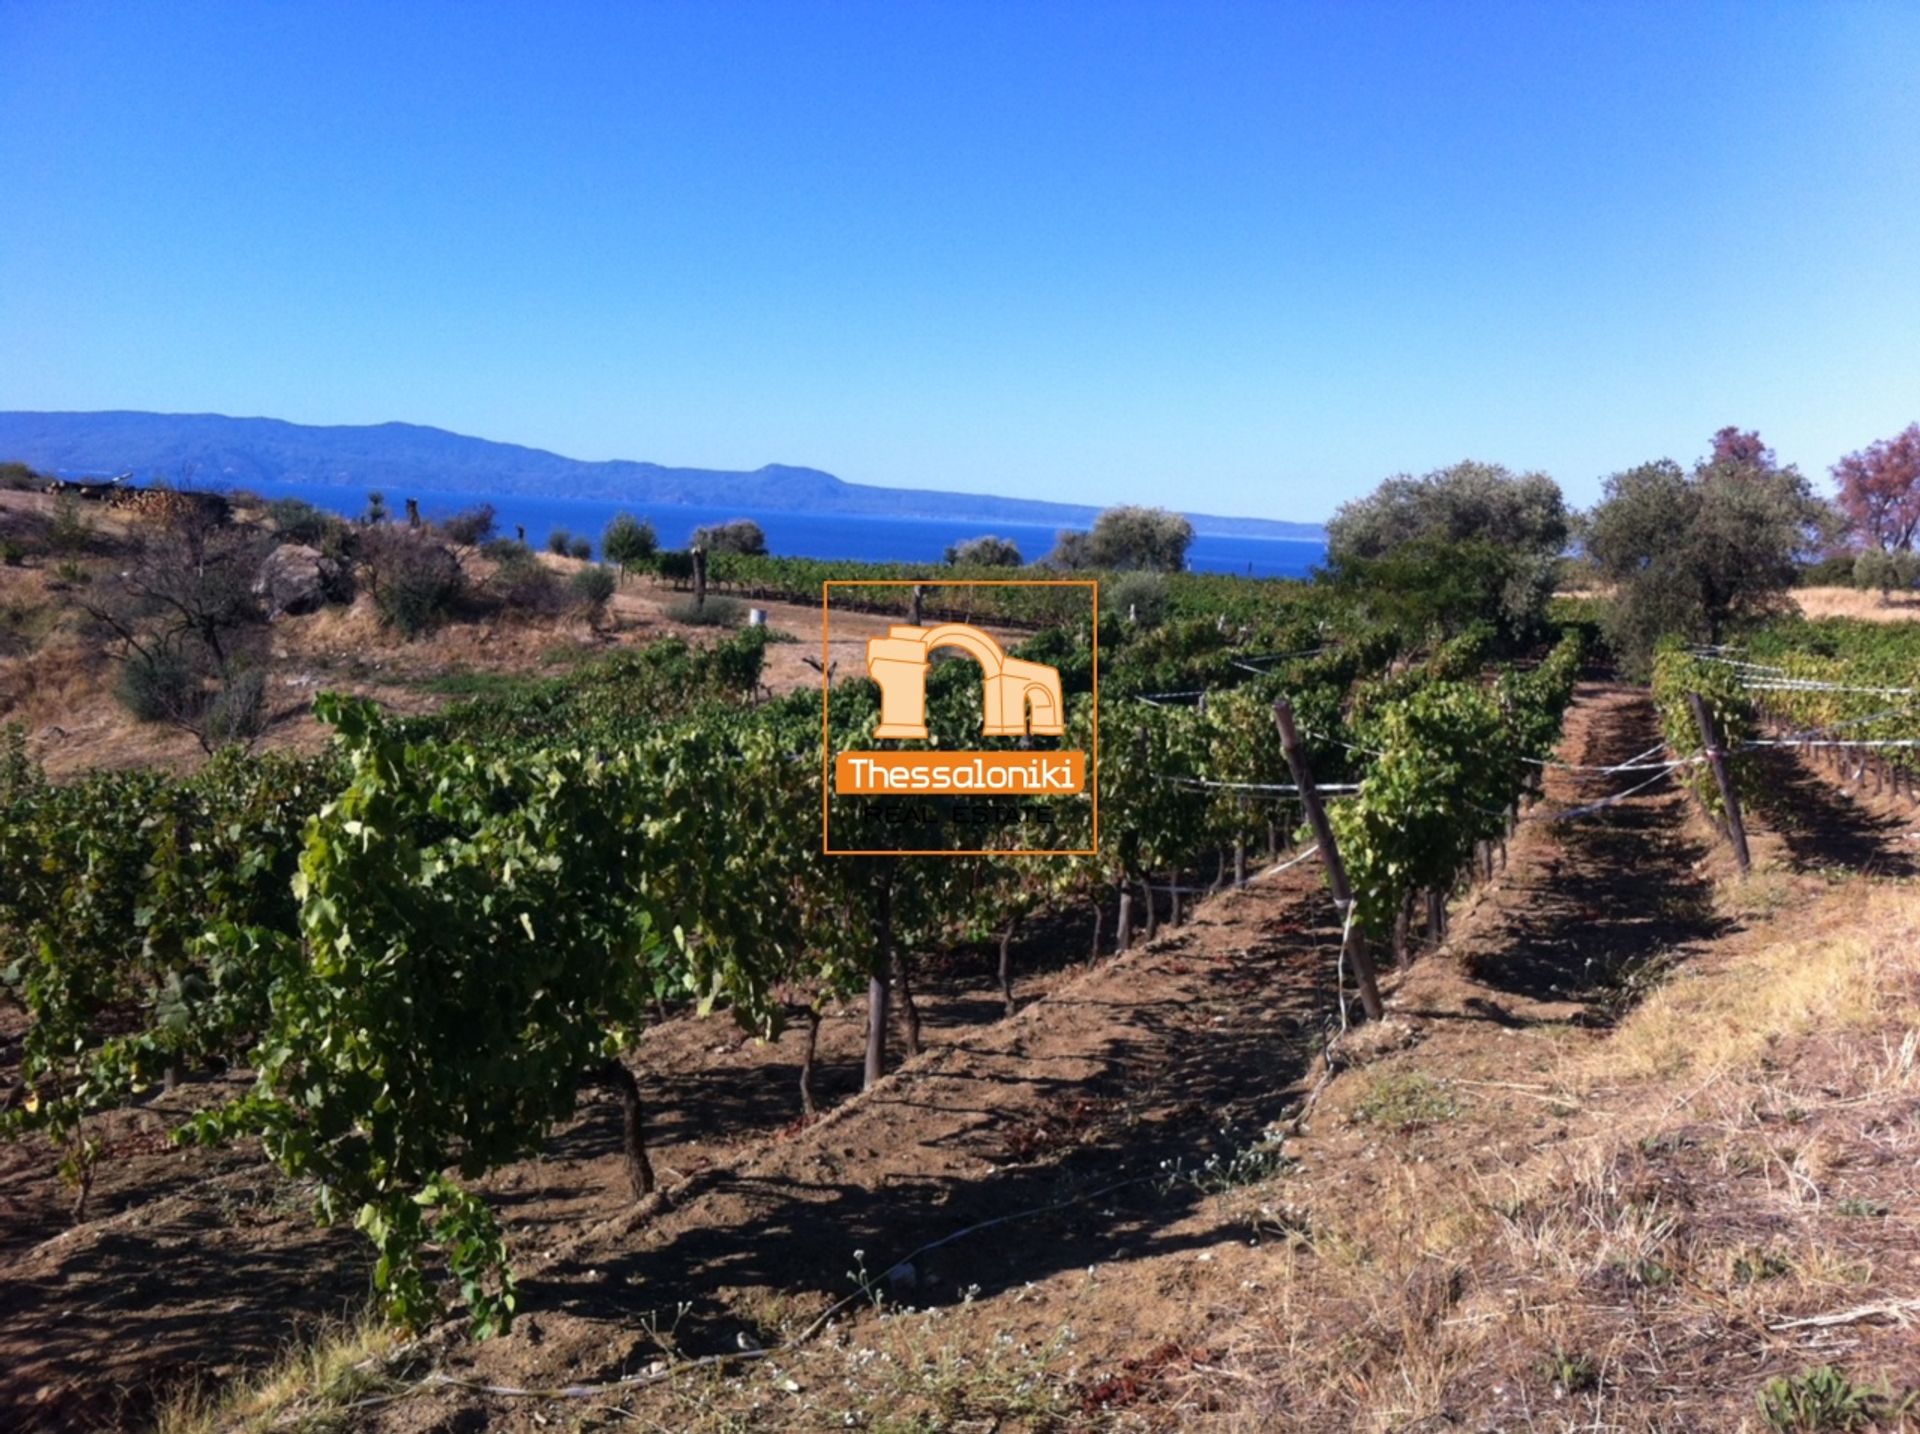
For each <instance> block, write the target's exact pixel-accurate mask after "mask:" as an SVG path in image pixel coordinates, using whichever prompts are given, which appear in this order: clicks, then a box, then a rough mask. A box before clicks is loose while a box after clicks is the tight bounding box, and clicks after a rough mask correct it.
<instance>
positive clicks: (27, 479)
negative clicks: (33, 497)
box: [0, 463, 47, 493]
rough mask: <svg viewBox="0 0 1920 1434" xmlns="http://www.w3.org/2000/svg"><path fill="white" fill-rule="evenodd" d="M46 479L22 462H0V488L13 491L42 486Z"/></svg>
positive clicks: (24, 490) (17, 491) (20, 491)
mask: <svg viewBox="0 0 1920 1434" xmlns="http://www.w3.org/2000/svg"><path fill="white" fill-rule="evenodd" d="M46 483H47V480H46V479H45V478H43V477H42V476H41V475H40V474H38V473H36V472H34V471H33V469H31V468H29V467H28V466H27V465H26V464H24V463H0V490H5V491H8V492H14V493H24V492H28V491H30V490H32V489H34V488H44V487H45V486H46Z"/></svg>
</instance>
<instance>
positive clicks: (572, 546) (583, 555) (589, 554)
mask: <svg viewBox="0 0 1920 1434" xmlns="http://www.w3.org/2000/svg"><path fill="white" fill-rule="evenodd" d="M567 555H568V556H569V557H573V558H578V559H579V560H580V561H581V562H583V563H588V562H592V561H593V540H592V539H591V538H575V539H574V540H573V541H572V542H571V543H569V544H567Z"/></svg>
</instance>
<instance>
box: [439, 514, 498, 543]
mask: <svg viewBox="0 0 1920 1434" xmlns="http://www.w3.org/2000/svg"><path fill="white" fill-rule="evenodd" d="M493 529H494V521H493V504H491V503H477V504H475V505H474V506H473V507H471V508H462V509H461V510H460V511H459V512H458V513H455V514H454V515H453V516H452V517H451V518H448V519H446V520H445V521H444V522H442V523H441V524H440V531H441V532H442V533H444V534H445V535H446V538H447V541H448V542H450V543H452V544H453V545H454V546H455V547H459V548H477V547H479V546H480V545H481V544H482V543H484V542H486V541H487V539H488V538H491V537H492V536H493Z"/></svg>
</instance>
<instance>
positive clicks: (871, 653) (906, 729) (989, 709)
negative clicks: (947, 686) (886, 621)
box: [867, 622, 1067, 742]
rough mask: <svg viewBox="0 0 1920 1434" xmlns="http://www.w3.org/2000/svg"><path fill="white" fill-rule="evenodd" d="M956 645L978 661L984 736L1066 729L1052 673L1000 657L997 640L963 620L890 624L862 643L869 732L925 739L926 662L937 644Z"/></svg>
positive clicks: (1052, 734) (1055, 673) (1056, 732)
mask: <svg viewBox="0 0 1920 1434" xmlns="http://www.w3.org/2000/svg"><path fill="white" fill-rule="evenodd" d="M942 647H951V648H958V649H959V650H960V651H962V652H964V653H966V654H967V655H968V656H969V657H971V658H973V659H974V661H976V662H978V663H979V664H980V688H981V691H980V706H981V710H982V711H984V712H985V714H986V721H985V722H984V723H983V724H982V727H981V730H982V731H983V732H984V733H985V734H986V735H987V736H989V737H1025V736H1027V735H1029V734H1032V735H1034V736H1040V735H1042V734H1044V735H1046V736H1050V737H1058V736H1059V735H1060V734H1061V733H1063V732H1065V731H1066V730H1067V721H1066V702H1065V700H1064V699H1063V698H1062V697H1061V695H1060V674H1059V672H1058V671H1057V670H1055V669H1054V668H1051V667H1047V666H1045V665H1044V664H1042V663H1038V662H1023V661H1022V660H1021V659H1019V658H1017V657H1008V656H1007V654H1006V651H1005V649H1003V648H1002V647H1001V646H1000V644H999V643H998V642H996V641H994V639H993V638H992V637H991V636H989V635H988V634H987V633H984V632H982V631H981V630H980V629H979V628H977V627H973V626H971V625H969V624H967V623H964V622H949V623H944V624H942V625H941V626H939V627H934V628H925V627H890V628H888V629H887V635H886V636H885V637H876V638H873V639H871V640H869V641H868V643H867V675H868V676H869V677H871V678H872V679H873V680H874V681H875V682H877V683H879V684H880V725H879V726H878V727H876V728H874V729H873V735H874V736H876V737H905V738H918V739H919V740H921V741H923V742H924V741H925V740H926V739H927V668H928V667H929V666H930V665H931V654H932V653H933V652H934V650H935V649H937V648H942Z"/></svg>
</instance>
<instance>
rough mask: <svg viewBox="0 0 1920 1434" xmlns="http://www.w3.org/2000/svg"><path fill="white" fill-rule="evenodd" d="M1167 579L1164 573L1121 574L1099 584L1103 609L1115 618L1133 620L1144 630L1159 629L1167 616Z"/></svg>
mask: <svg viewBox="0 0 1920 1434" xmlns="http://www.w3.org/2000/svg"><path fill="white" fill-rule="evenodd" d="M1167 600H1168V599H1167V579H1166V577H1165V575H1164V574H1161V573H1122V574H1121V575H1120V576H1119V577H1117V578H1111V579H1109V580H1108V581H1106V582H1103V583H1102V584H1100V605H1101V606H1102V607H1104V608H1106V610H1107V611H1108V612H1110V613H1113V614H1114V615H1115V616H1116V617H1129V616H1130V617H1131V618H1132V619H1133V621H1134V622H1136V623H1138V624H1139V625H1140V626H1141V627H1157V626H1158V625H1159V624H1160V623H1162V622H1163V621H1165V620H1166V616H1167Z"/></svg>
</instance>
